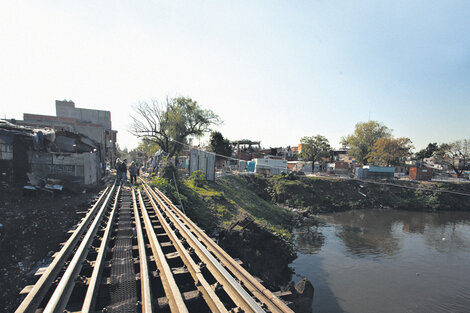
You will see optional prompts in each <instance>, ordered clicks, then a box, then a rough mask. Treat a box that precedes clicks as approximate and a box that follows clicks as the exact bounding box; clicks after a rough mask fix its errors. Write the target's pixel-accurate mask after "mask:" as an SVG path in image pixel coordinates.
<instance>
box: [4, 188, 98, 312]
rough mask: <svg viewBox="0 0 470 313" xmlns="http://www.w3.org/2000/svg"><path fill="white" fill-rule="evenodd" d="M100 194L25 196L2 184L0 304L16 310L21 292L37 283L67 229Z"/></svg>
mask: <svg viewBox="0 0 470 313" xmlns="http://www.w3.org/2000/svg"><path fill="white" fill-rule="evenodd" d="M94 196H96V194H95V193H94V192H88V193H85V194H78V195H72V194H66V193H62V194H57V195H55V196H54V197H52V196H51V195H46V194H36V195H32V196H28V197H25V196H23V193H22V191H21V190H15V189H9V188H4V187H0V224H1V226H0V256H1V257H0V277H1V279H0V307H1V308H3V312H13V311H14V310H15V309H16V307H17V306H18V305H19V304H20V303H21V300H22V298H21V297H20V296H19V294H18V293H19V292H20V291H21V289H23V287H25V286H26V285H29V284H32V283H34V282H35V279H34V278H35V277H34V273H35V272H36V270H37V269H38V268H39V267H42V266H45V265H48V263H49V262H50V256H51V255H52V254H53V253H54V252H56V251H58V250H59V249H60V245H59V244H60V243H61V242H64V241H65V240H66V239H67V237H68V234H67V231H68V230H69V229H70V228H71V227H72V226H73V225H75V224H76V223H78V221H79V220H80V218H81V217H82V216H83V215H78V214H77V212H78V211H84V210H87V209H88V208H89V207H90V204H91V201H92V199H93V198H94Z"/></svg>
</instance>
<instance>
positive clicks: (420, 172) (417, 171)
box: [409, 167, 433, 180]
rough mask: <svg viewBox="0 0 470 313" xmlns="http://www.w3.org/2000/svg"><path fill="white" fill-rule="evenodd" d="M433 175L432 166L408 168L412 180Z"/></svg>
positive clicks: (428, 177) (424, 178)
mask: <svg viewBox="0 0 470 313" xmlns="http://www.w3.org/2000/svg"><path fill="white" fill-rule="evenodd" d="M432 175H433V171H432V168H426V167H412V168H410V176H409V177H410V179H413V180H431V179H432Z"/></svg>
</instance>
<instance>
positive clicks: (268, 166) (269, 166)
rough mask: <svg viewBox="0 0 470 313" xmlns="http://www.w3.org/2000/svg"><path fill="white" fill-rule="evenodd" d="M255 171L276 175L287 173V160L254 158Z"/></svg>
mask: <svg viewBox="0 0 470 313" xmlns="http://www.w3.org/2000/svg"><path fill="white" fill-rule="evenodd" d="M253 161H255V173H260V174H271V175H276V174H280V173H281V172H284V173H287V161H286V160H277V159H254V160H253Z"/></svg>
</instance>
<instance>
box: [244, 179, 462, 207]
mask: <svg viewBox="0 0 470 313" xmlns="http://www.w3.org/2000/svg"><path fill="white" fill-rule="evenodd" d="M243 179H244V180H246V182H247V184H249V185H250V186H251V187H252V188H254V189H255V190H256V191H257V193H258V194H259V195H260V196H261V197H263V198H264V199H266V200H269V201H271V202H272V203H275V204H278V205H282V206H286V207H289V208H293V209H298V210H302V211H303V212H306V213H313V214H314V213H327V212H338V211H347V210H352V209H369V208H392V209H398V210H412V211H470V202H469V201H468V200H469V199H470V184H468V183H442V182H420V181H392V182H387V181H361V180H353V179H339V178H326V177H325V178H323V177H322V178H317V177H305V176H298V175H295V174H289V175H276V176H272V177H267V178H265V177H263V176H260V175H252V176H244V178H243Z"/></svg>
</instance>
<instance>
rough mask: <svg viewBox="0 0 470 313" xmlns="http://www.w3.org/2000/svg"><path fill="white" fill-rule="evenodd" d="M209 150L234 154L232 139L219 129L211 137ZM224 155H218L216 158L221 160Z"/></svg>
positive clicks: (221, 153) (223, 153)
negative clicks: (223, 134)
mask: <svg viewBox="0 0 470 313" xmlns="http://www.w3.org/2000/svg"><path fill="white" fill-rule="evenodd" d="M209 151H212V152H215V153H216V154H220V155H225V156H232V151H233V149H232V146H231V145H230V141H229V140H228V139H226V138H224V136H222V134H221V133H220V132H218V131H213V132H212V133H211V137H210V139H209ZM222 159H223V157H221V156H219V155H217V156H216V160H217V161H218V162H220V161H221V160H222Z"/></svg>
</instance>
